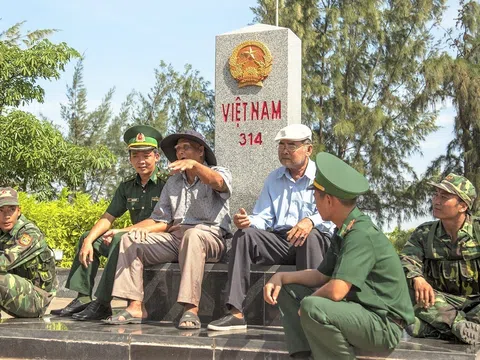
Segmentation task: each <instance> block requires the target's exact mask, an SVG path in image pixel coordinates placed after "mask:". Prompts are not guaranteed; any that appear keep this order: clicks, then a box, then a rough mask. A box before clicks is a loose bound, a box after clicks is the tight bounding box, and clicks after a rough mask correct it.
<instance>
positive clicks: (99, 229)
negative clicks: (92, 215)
mask: <svg viewBox="0 0 480 360" xmlns="http://www.w3.org/2000/svg"><path fill="white" fill-rule="evenodd" d="M114 221H115V217H114V216H112V215H110V214H109V213H105V214H103V215H102V217H101V218H100V219H99V220H98V221H97V222H96V223H95V225H93V227H92V229H91V230H90V232H89V233H88V235H87V237H86V238H85V240H83V243H84V244H85V243H87V244H93V242H94V241H95V240H96V239H98V238H99V237H100V236H101V235H102V234H103V233H105V232H106V231H107V230H108V229H110V227H111V226H112V223H113V222H114Z"/></svg>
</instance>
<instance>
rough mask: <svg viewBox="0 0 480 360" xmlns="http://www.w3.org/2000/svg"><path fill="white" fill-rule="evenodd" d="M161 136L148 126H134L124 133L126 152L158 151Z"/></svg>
mask: <svg viewBox="0 0 480 360" xmlns="http://www.w3.org/2000/svg"><path fill="white" fill-rule="evenodd" d="M161 140H162V134H160V132H159V131H158V130H157V129H155V128H153V127H151V126H149V125H135V126H132V127H131V128H129V129H128V130H127V131H125V134H124V135H123V141H125V142H126V143H127V145H128V150H151V149H158V144H159V143H160V141H161Z"/></svg>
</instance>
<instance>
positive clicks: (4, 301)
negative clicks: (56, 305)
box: [0, 273, 53, 318]
mask: <svg viewBox="0 0 480 360" xmlns="http://www.w3.org/2000/svg"><path fill="white" fill-rule="evenodd" d="M52 298H53V295H51V294H49V293H48V292H46V291H45V290H42V289H40V288H39V287H36V286H34V285H33V284H32V283H31V282H30V281H28V280H27V279H25V278H22V277H21V276H18V275H13V274H8V273H3V274H0V308H1V310H3V311H5V312H6V313H7V314H9V315H11V316H14V317H21V318H35V317H41V316H42V315H43V314H44V313H45V310H47V307H48V304H49V303H50V301H51V300H52Z"/></svg>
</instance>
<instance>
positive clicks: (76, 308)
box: [50, 298, 90, 316]
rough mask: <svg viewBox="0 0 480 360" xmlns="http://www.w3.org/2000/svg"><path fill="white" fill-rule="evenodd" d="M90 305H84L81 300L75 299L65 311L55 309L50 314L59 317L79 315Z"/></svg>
mask: <svg viewBox="0 0 480 360" xmlns="http://www.w3.org/2000/svg"><path fill="white" fill-rule="evenodd" d="M88 304H90V303H86V304H83V303H82V302H80V300H78V299H77V298H76V299H73V300H72V301H71V302H70V304H68V305H67V306H65V307H64V308H63V309H54V310H52V311H50V314H52V315H57V316H72V315H73V314H76V313H79V312H80V311H82V310H84V309H86V308H87V306H88Z"/></svg>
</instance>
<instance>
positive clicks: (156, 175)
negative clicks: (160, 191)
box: [135, 166, 160, 185]
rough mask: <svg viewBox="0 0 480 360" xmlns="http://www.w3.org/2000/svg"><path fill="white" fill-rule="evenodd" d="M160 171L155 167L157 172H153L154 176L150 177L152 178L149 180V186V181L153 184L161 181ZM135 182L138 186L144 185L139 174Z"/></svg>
mask: <svg viewBox="0 0 480 360" xmlns="http://www.w3.org/2000/svg"><path fill="white" fill-rule="evenodd" d="M159 171H160V170H158V167H156V166H155V170H153V172H152V175H150V178H149V179H148V181H147V184H148V182H149V181H151V182H153V183H154V184H156V183H157V182H158V180H159V176H158V172H159ZM135 181H136V183H137V184H138V185H142V179H141V178H140V175H138V173H137V177H136V179H135Z"/></svg>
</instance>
